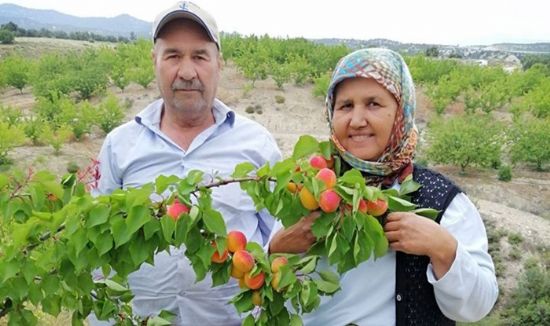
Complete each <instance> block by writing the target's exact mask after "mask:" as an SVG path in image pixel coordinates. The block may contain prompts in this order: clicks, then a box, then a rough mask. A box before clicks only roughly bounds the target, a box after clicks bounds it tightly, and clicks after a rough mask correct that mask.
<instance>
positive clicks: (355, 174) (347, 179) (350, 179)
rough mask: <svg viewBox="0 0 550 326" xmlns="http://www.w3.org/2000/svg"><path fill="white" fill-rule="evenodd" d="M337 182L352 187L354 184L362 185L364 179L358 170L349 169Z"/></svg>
mask: <svg viewBox="0 0 550 326" xmlns="http://www.w3.org/2000/svg"><path fill="white" fill-rule="evenodd" d="M339 181H341V182H343V183H346V184H349V185H352V186H354V185H355V184H362V183H363V184H364V183H365V178H364V177H363V175H362V174H361V172H359V170H355V169H351V170H348V171H346V172H345V173H344V175H343V176H341V177H340V178H339Z"/></svg>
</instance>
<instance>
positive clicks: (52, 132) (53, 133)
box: [40, 124, 73, 155]
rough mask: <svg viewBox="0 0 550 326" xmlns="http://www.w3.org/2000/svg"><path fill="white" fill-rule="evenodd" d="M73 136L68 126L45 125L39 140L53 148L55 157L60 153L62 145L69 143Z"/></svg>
mask: <svg viewBox="0 0 550 326" xmlns="http://www.w3.org/2000/svg"><path fill="white" fill-rule="evenodd" d="M72 136H73V132H72V130H71V127H70V126H68V125H60V126H58V127H56V126H52V125H50V124H45V125H44V127H43V128H42V130H41V133H40V139H41V140H42V141H43V142H44V143H45V144H48V145H50V146H52V147H53V152H54V154H55V155H59V154H60V153H61V147H63V144H64V143H66V142H67V141H69V139H71V137H72Z"/></svg>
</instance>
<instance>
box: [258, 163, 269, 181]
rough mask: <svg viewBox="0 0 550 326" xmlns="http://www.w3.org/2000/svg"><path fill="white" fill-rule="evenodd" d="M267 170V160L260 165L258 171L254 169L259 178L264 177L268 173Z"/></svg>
mask: <svg viewBox="0 0 550 326" xmlns="http://www.w3.org/2000/svg"><path fill="white" fill-rule="evenodd" d="M269 170H270V169H269V162H267V163H266V164H264V165H262V167H260V168H259V169H258V171H256V175H257V176H258V177H260V178H261V177H265V176H266V175H268V174H269Z"/></svg>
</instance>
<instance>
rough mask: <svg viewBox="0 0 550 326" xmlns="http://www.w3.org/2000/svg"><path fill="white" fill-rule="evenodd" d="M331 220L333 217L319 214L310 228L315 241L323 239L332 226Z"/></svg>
mask: <svg viewBox="0 0 550 326" xmlns="http://www.w3.org/2000/svg"><path fill="white" fill-rule="evenodd" d="M333 219H334V215H331V214H321V216H320V217H319V218H317V219H316V220H315V222H313V224H312V226H311V231H312V232H313V235H315V237H316V238H317V239H321V238H323V237H325V236H326V235H327V234H328V231H329V230H330V227H331V226H332V221H333Z"/></svg>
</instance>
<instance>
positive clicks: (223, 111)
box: [135, 98, 235, 129]
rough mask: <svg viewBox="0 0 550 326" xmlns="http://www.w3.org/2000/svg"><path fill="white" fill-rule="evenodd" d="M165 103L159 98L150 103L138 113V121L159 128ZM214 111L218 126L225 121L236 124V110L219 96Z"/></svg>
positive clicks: (231, 124) (136, 118) (215, 100)
mask: <svg viewBox="0 0 550 326" xmlns="http://www.w3.org/2000/svg"><path fill="white" fill-rule="evenodd" d="M163 103H164V100H163V99H158V100H156V101H154V102H153V103H151V104H149V105H148V106H147V107H146V108H145V109H143V111H141V112H140V113H138V114H137V115H136V117H135V120H136V122H137V123H138V124H141V125H144V126H146V127H149V128H151V127H154V128H155V129H159V128H160V117H161V114H162V106H163ZM213 112H214V121H215V124H216V126H217V127H219V126H221V125H222V124H224V123H227V124H229V126H230V127H233V125H234V124H235V112H234V111H233V110H231V109H230V108H229V107H228V106H227V105H225V104H224V103H223V102H222V101H220V100H218V99H217V98H216V99H214V105H213Z"/></svg>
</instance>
